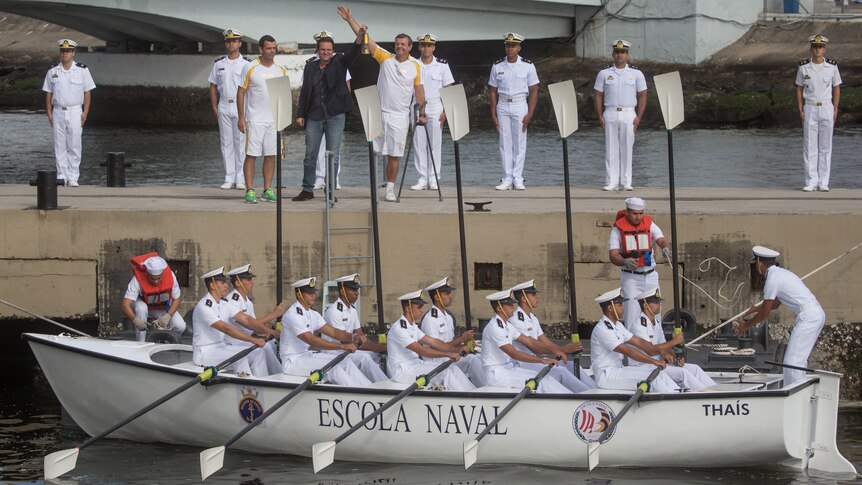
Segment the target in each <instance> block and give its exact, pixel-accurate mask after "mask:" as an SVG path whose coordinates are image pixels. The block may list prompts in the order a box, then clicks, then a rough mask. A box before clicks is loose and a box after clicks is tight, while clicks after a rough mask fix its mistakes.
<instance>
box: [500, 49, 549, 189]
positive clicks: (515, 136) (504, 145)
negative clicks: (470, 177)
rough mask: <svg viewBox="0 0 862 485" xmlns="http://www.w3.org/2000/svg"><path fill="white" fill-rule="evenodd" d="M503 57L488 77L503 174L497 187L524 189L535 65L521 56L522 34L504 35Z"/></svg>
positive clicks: (535, 86) (536, 87) (536, 84)
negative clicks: (504, 47)
mask: <svg viewBox="0 0 862 485" xmlns="http://www.w3.org/2000/svg"><path fill="white" fill-rule="evenodd" d="M503 41H504V43H505V46H506V57H504V58H502V59H500V60H499V61H497V62H495V63H494V65H493V66H491V75H490V77H489V78H488V86H489V99H490V101H491V119H492V120H494V126H496V127H497V132H498V133H499V134H500V161H501V162H502V164H503V178H502V180H501V183H500V185H498V186H496V187H495V188H496V189H497V190H510V189H511V188H512V187H514V188H515V190H524V189H526V187H525V186H524V159H525V158H526V155H527V126H528V125H529V124H530V120H532V119H533V113H535V112H536V103H537V102H538V100H539V75H538V74H536V66H534V65H533V63H532V62H531V61H528V60H527V59H524V58H523V57H521V56H520V55H519V54H520V52H521V42H523V41H524V36H523V35H521V34H516V33H514V32H509V33H508V34H506V36H505V37H504V38H503Z"/></svg>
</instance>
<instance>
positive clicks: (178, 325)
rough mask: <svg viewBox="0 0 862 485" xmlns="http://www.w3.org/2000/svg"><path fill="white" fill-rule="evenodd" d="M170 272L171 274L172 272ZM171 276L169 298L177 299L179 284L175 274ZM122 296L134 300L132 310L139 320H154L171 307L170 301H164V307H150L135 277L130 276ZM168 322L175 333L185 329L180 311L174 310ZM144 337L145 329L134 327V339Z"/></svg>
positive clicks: (141, 339)
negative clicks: (171, 283) (171, 285)
mask: <svg viewBox="0 0 862 485" xmlns="http://www.w3.org/2000/svg"><path fill="white" fill-rule="evenodd" d="M171 274H173V272H172V273H171ZM173 276H174V285H173V287H172V288H171V300H177V299H179V297H180V285H179V284H178V283H177V275H176V274H173ZM123 298H125V299H127V300H132V301H133V302H134V303H132V311H134V312H135V317H136V318H140V319H141V320H154V319H156V318H159V317H160V316H162V315H164V314H165V313H167V311H168V308H170V307H171V302H165V306H164V307H161V308H150V306H149V305H147V302H145V301H144V296H143V294H142V293H141V284H140V283H139V282H138V279H137V278H135V277H132V281H129V286H127V287H126V294H125V295H123ZM168 324H169V325H170V326H171V330H173V331H174V332H177V334H180V335H181V334H182V333H183V332H185V330H186V321H185V320H183V317H182V315H180V312H174V314H173V315H172V316H171V319H170V320H169V321H168ZM146 339H147V331H146V330H138V329H135V340H137V341H138V342H143V341H145V340H146Z"/></svg>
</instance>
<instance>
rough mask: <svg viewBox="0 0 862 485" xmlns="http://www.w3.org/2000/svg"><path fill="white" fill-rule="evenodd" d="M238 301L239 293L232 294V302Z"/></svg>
mask: <svg viewBox="0 0 862 485" xmlns="http://www.w3.org/2000/svg"><path fill="white" fill-rule="evenodd" d="M238 300H239V293H234V294H233V301H238Z"/></svg>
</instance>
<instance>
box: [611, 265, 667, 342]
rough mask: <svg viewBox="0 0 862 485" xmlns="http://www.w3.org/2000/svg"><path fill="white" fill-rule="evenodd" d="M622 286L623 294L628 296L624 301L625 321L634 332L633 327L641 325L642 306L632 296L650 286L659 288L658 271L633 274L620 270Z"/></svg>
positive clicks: (627, 327)
mask: <svg viewBox="0 0 862 485" xmlns="http://www.w3.org/2000/svg"><path fill="white" fill-rule="evenodd" d="M620 288H622V289H623V296H625V297H626V298H627V300H626V302H625V303H623V310H624V311H625V316H624V317H623V323H625V324H626V329H628V331H629V332H632V333H634V332H633V330H632V329H634V328H635V325H640V318H641V307H640V304H639V303H638V302H637V301H636V300H633V299H632V298H633V297H635V296H637V295H638V294H640V293H643V292H644V291H646V290H648V289H650V288H658V272H657V271H653V272H652V273H650V274H632V273H627V272H625V271H622V270H620Z"/></svg>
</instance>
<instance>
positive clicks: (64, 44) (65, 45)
mask: <svg viewBox="0 0 862 485" xmlns="http://www.w3.org/2000/svg"><path fill="white" fill-rule="evenodd" d="M57 45H58V46H60V50H65V49H71V50H75V47H78V43H77V42H75V41H74V40H72V39H60V40H58V41H57Z"/></svg>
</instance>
